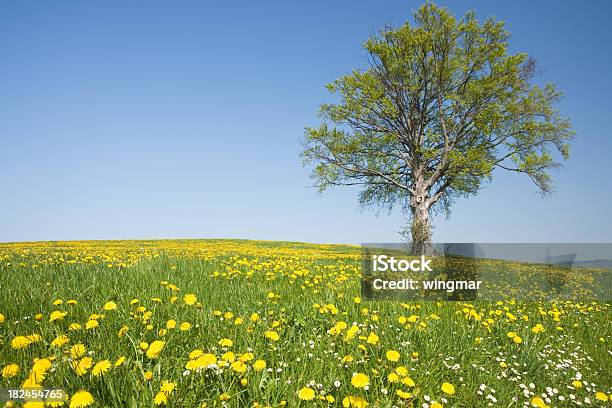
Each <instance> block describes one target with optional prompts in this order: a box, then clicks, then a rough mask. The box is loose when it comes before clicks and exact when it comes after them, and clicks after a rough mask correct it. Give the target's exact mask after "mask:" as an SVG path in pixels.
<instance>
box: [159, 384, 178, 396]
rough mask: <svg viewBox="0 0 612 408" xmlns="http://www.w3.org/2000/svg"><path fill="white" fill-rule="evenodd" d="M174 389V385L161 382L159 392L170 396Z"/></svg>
mask: <svg viewBox="0 0 612 408" xmlns="http://www.w3.org/2000/svg"><path fill="white" fill-rule="evenodd" d="M175 388H176V383H174V382H171V381H163V382H162V384H161V387H159V390H160V391H161V392H163V393H164V394H172V393H173V392H174V390H175Z"/></svg>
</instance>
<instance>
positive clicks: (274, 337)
mask: <svg viewBox="0 0 612 408" xmlns="http://www.w3.org/2000/svg"><path fill="white" fill-rule="evenodd" d="M264 336H265V337H266V339H268V340H272V341H278V339H280V336H279V335H278V333H277V332H275V331H274V330H266V332H265V333H264Z"/></svg>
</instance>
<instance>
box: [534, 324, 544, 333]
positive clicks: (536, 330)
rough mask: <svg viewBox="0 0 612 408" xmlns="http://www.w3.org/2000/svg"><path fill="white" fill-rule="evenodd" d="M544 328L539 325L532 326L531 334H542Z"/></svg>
mask: <svg viewBox="0 0 612 408" xmlns="http://www.w3.org/2000/svg"><path fill="white" fill-rule="evenodd" d="M544 330H545V329H544V326H542V325H541V324H540V323H538V324H536V325H535V326H533V327H532V328H531V332H532V333H536V334H537V333H542V332H543V331H544Z"/></svg>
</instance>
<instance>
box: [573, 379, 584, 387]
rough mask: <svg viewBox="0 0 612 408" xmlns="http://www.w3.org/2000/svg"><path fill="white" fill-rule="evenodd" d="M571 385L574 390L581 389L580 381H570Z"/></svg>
mask: <svg viewBox="0 0 612 408" xmlns="http://www.w3.org/2000/svg"><path fill="white" fill-rule="evenodd" d="M572 385H573V386H574V387H575V388H582V381H580V380H574V381H572Z"/></svg>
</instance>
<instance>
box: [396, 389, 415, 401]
mask: <svg viewBox="0 0 612 408" xmlns="http://www.w3.org/2000/svg"><path fill="white" fill-rule="evenodd" d="M395 394H396V395H397V396H398V397H400V398H401V399H409V398H412V394H411V393H409V392H406V391H402V390H397V391H395Z"/></svg>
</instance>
